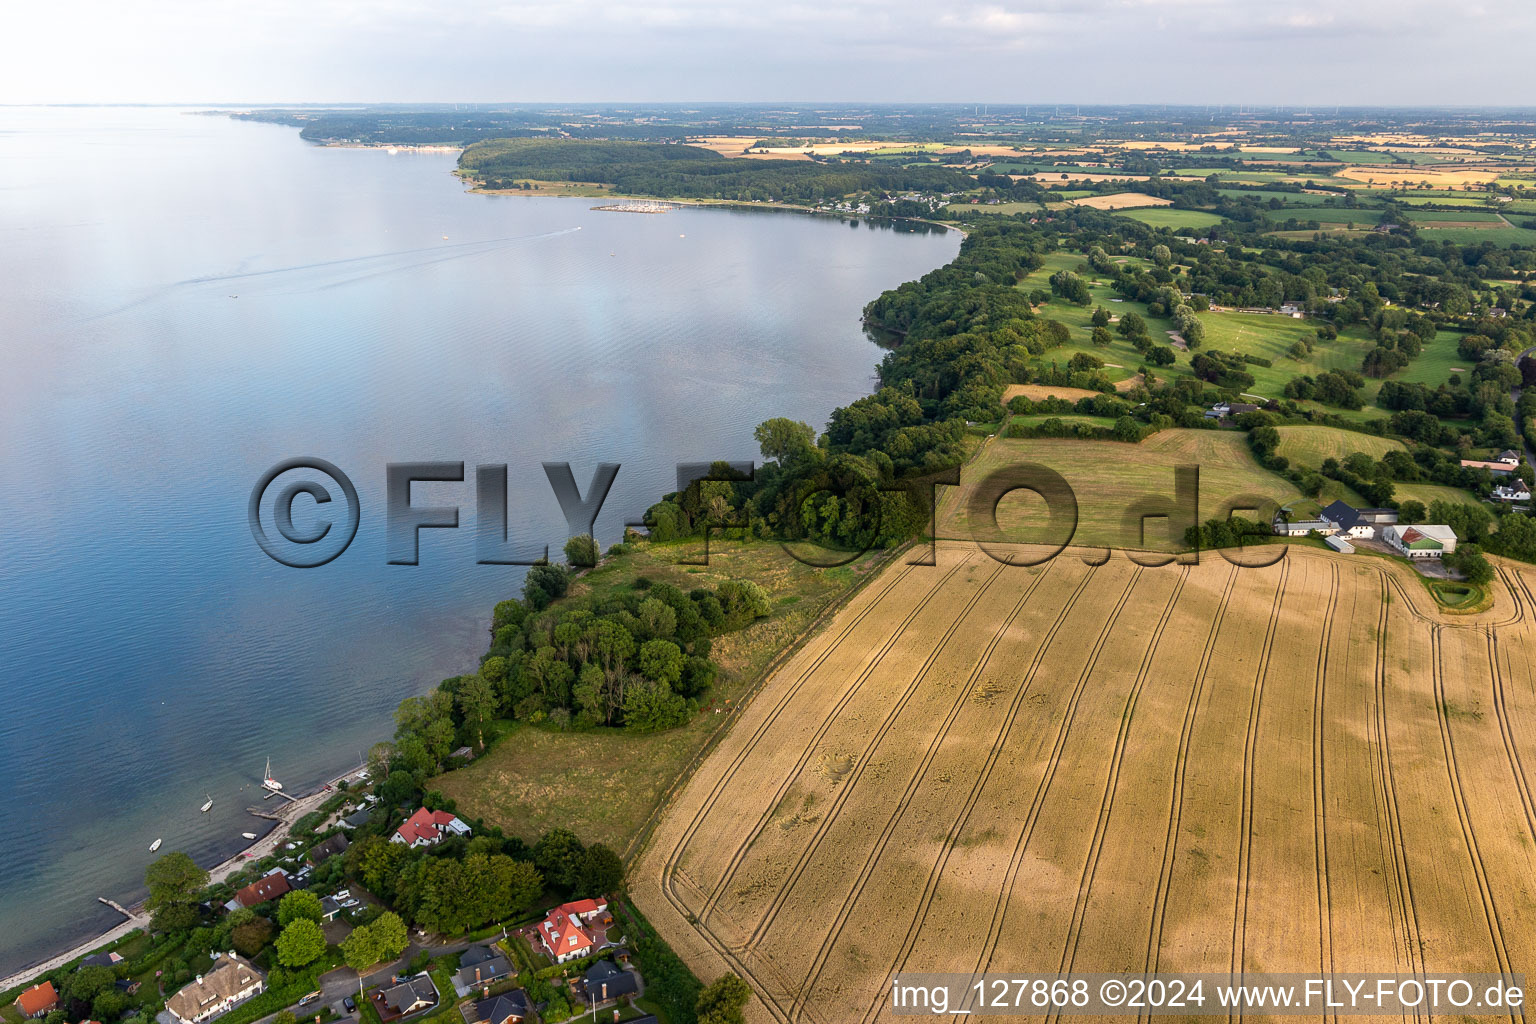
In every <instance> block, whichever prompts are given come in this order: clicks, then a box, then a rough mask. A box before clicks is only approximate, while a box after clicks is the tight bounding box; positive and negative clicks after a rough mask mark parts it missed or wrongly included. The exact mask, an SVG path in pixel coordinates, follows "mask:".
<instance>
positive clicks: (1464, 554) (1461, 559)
mask: <svg viewBox="0 0 1536 1024" xmlns="http://www.w3.org/2000/svg"><path fill="white" fill-rule="evenodd" d="M1443 561H1444V562H1445V563H1446V564H1447V565H1449V566H1450V567H1451V568H1452V569H1457V570H1460V572H1461V574H1462V575H1463V576H1464V577H1466V580H1467V582H1468V583H1475V584H1477V585H1479V586H1481V585H1483V584H1484V583H1488V582H1491V581H1492V580H1493V566H1492V565H1491V564H1489V562H1488V559H1487V558H1486V557H1485V556H1484V555H1483V549H1482V548H1480V547H1478V546H1477V545H1476V544H1462V545H1461V546H1459V547H1458V548H1457V549H1456V550H1455V551H1452V552H1451V553H1450V554H1449V555H1446V556H1445V558H1444V559H1443Z"/></svg>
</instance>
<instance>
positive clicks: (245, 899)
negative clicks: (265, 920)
mask: <svg viewBox="0 0 1536 1024" xmlns="http://www.w3.org/2000/svg"><path fill="white" fill-rule="evenodd" d="M292 891H293V886H292V885H290V884H289V882H288V876H287V875H286V874H284V873H283V871H282V870H281V869H273V871H272V872H271V873H270V874H267V875H264V876H262V877H261V878H258V879H256V881H254V882H252V883H251V884H250V885H248V886H246V887H245V888H244V889H241V890H240V891H239V892H237V893H235V898H234V899H232V900H230V901H229V902H228V903H226V904H224V905H225V907H227V908H229V909H231V910H234V909H236V908H238V907H259V906H261V905H262V904H263V903H266V902H267V901H268V900H275V899H279V898H281V897H283V896H286V895H287V894H288V893H290V892H292Z"/></svg>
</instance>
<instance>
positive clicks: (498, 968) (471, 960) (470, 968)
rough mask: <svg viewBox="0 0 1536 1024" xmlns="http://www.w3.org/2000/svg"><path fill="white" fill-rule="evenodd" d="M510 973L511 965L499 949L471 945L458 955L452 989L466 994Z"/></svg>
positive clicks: (511, 971) (460, 993)
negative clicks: (457, 968) (457, 969)
mask: <svg viewBox="0 0 1536 1024" xmlns="http://www.w3.org/2000/svg"><path fill="white" fill-rule="evenodd" d="M512 973H513V970H512V965H511V964H510V963H508V962H507V958H506V956H504V955H503V954H502V953H501V952H500V951H498V950H496V949H494V948H493V947H490V946H471V947H469V948H468V949H466V950H465V951H464V952H463V954H462V955H461V956H460V957H459V972H458V973H457V974H455V975H454V976H453V990H454V991H455V992H457V993H458V994H459V995H461V996H467V995H469V993H471V992H473V991H474V990H475V989H477V988H483V987H484V986H486V985H488V984H490V983H491V982H495V981H500V980H501V979H502V978H505V977H508V976H510V975H511V974H512Z"/></svg>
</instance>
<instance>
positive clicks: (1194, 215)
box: [1114, 206, 1221, 230]
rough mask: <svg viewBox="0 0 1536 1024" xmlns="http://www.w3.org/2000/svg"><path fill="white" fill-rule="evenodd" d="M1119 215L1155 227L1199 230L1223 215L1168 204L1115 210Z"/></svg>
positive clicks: (1216, 222) (1218, 221)
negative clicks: (1183, 208) (1177, 207)
mask: <svg viewBox="0 0 1536 1024" xmlns="http://www.w3.org/2000/svg"><path fill="white" fill-rule="evenodd" d="M1114 214H1115V216H1117V217H1129V218H1131V219H1132V220H1139V221H1141V222H1142V223H1143V224H1146V225H1147V226H1148V227H1154V228H1173V229H1175V230H1177V229H1181V228H1189V229H1192V230H1198V229H1201V228H1208V227H1210V226H1211V225H1212V224H1220V223H1221V217H1220V216H1218V215H1217V214H1214V213H1206V212H1204V211H1202V210H1175V209H1173V208H1172V207H1168V206H1150V207H1146V208H1144V209H1139V210H1115V211H1114Z"/></svg>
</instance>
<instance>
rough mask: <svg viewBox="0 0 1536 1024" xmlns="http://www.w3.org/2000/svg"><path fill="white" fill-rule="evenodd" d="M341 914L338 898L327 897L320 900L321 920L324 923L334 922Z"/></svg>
mask: <svg viewBox="0 0 1536 1024" xmlns="http://www.w3.org/2000/svg"><path fill="white" fill-rule="evenodd" d="M339 913H341V904H340V903H337V902H336V897H334V896H325V897H322V898H321V900H320V918H321V920H323V921H327V922H329V921H334V920H336V915H337V914H339Z"/></svg>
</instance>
